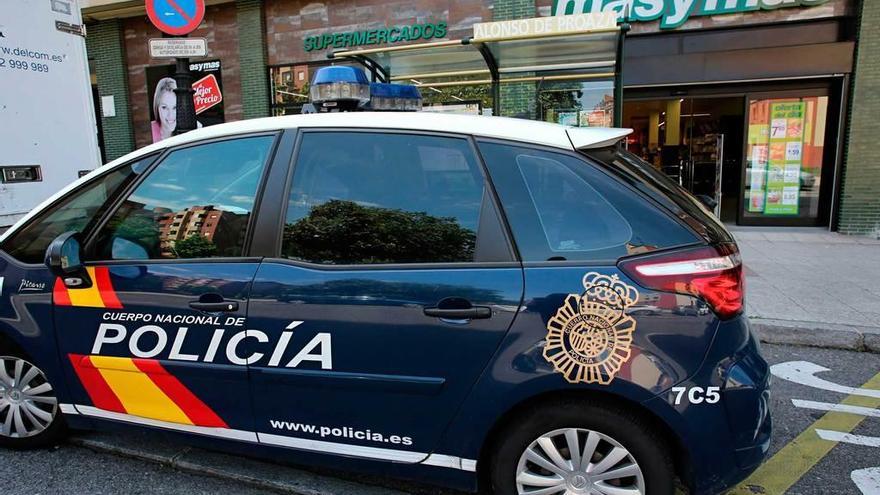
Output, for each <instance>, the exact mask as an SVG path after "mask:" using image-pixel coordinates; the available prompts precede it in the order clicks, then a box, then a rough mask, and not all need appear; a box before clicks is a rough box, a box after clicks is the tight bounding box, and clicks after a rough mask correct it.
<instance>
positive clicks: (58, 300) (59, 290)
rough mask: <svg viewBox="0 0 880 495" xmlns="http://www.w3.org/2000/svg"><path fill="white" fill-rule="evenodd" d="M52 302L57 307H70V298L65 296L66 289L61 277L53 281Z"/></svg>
mask: <svg viewBox="0 0 880 495" xmlns="http://www.w3.org/2000/svg"><path fill="white" fill-rule="evenodd" d="M52 302H53V303H55V304H56V305H58V306H70V296H69V295H68V294H67V287H65V286H64V281H63V280H61V277H57V278H56V279H55V287H53V288H52Z"/></svg>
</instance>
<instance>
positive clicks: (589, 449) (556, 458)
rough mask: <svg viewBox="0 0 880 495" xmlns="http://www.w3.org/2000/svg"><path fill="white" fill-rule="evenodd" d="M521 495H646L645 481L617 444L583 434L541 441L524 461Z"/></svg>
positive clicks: (519, 471) (558, 434)
mask: <svg viewBox="0 0 880 495" xmlns="http://www.w3.org/2000/svg"><path fill="white" fill-rule="evenodd" d="M516 489H517V493H518V494H519V495H557V494H559V495H561V494H564V495H644V493H645V478H644V476H643V475H642V470H641V468H640V467H639V464H638V462H636V460H635V458H634V457H633V456H632V454H630V452H629V451H628V450H627V449H626V448H625V447H624V446H623V445H621V444H620V443H619V442H618V441H616V440H614V439H613V438H611V437H609V436H608V435H605V434H603V433H599V432H597V431H591V430H586V429H583V428H563V429H559V430H554V431H551V432H549V433H546V434H544V435H542V436H541V437H540V438H538V439H537V440H535V441H534V442H532V443H531V444H530V445H529V446H528V448H526V450H525V452H523V454H522V455H521V456H520V458H519V464H518V465H517V467H516Z"/></svg>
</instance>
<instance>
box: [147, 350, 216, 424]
mask: <svg viewBox="0 0 880 495" xmlns="http://www.w3.org/2000/svg"><path fill="white" fill-rule="evenodd" d="M132 361H134V364H135V366H137V367H138V369H139V370H141V371H142V372H144V373H145V374H146V375H147V376H149V377H150V379H151V380H153V383H155V384H156V386H157V387H159V388H160V389H161V390H162V392H164V393H165V394H166V395H167V396H168V397H169V398H170V399H171V400H173V401H174V403H175V404H177V405H178V406H179V407H180V409H182V410H183V412H184V413H185V414H186V415H187V417H188V418H189V419H190V420H191V421H192V422H193V424H194V425H196V426H210V427H215V428H229V426H228V425H227V424H226V423H225V422H224V421H223V420H222V419H220V417H219V416H217V414H216V413H214V411H213V410H212V409H211V408H210V407H208V406H207V405H206V404H205V403H204V402H202V401H201V400H200V399H199V398H198V397H196V396H195V395H193V393H192V392H190V390H189V389H188V388H186V385H184V384H183V383H181V382H180V380H178V379H177V378H176V377H175V376H174V375H172V374H171V373H168V371H166V370H165V368H164V367H163V366H162V364H161V363H160V362H159V361H156V360H155V359H132Z"/></svg>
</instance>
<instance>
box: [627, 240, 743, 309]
mask: <svg viewBox="0 0 880 495" xmlns="http://www.w3.org/2000/svg"><path fill="white" fill-rule="evenodd" d="M620 269H621V270H623V271H624V272H625V273H626V274H627V275H629V277H630V278H632V279H633V280H635V281H636V282H638V284H639V285H641V286H643V287H646V288H649V289H654V290H659V291H665V292H676V293H678V294H687V295H692V296H697V297H699V298H701V299H703V300H704V301H705V302H706V303H707V304H708V305H709V306H711V307H712V309H713V310H714V311H715V314H717V315H718V317H719V318H722V319H727V318H731V317H733V316H735V315H737V314H738V313H740V312H741V311H742V307H743V294H744V292H745V280H744V279H743V273H742V260H741V259H740V256H739V250H738V249H737V247H736V245H735V244H719V245H716V246H706V247H700V248H696V249H690V250H687V251H678V252H675V253H670V254H663V255H657V256H648V257H639V258H633V259H629V260H625V261H622V262H621V263H620Z"/></svg>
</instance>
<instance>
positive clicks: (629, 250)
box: [479, 142, 699, 262]
mask: <svg viewBox="0 0 880 495" xmlns="http://www.w3.org/2000/svg"><path fill="white" fill-rule="evenodd" d="M479 146H480V152H481V153H482V155H483V157H484V159H485V161H486V165H487V166H488V168H489V172H490V175H491V176H492V180H493V182H494V184H495V186H496V189H497V190H498V194H499V196H500V198H501V203H502V206H503V208H504V211H505V213H506V215H507V219H508V222H509V223H510V226H511V229H512V230H513V234H514V237H515V239H516V243H517V247H518V248H519V251H520V255H521V257H522V259H523V261H528V262H532V261H590V262H599V261H603V262H604V261H607V262H614V261H616V260H617V259H619V258H621V257H624V256H627V255H632V254H638V253H644V252H649V251H655V250H658V249H665V248H669V247H673V246H680V245H687V244H693V243H696V242H699V238H698V237H697V236H696V235H695V234H694V233H692V232H691V231H690V230H688V229H687V228H686V227H684V226H683V225H681V224H680V223H678V222H677V221H676V220H675V219H674V218H672V217H670V215H669V214H668V213H666V212H665V211H664V210H662V209H661V208H659V207H658V206H657V205H655V204H653V203H651V202H650V201H649V200H647V199H646V198H644V197H642V196H641V195H639V194H638V193H637V192H636V191H634V190H632V189H631V188H629V187H627V186H626V185H624V184H622V183H621V182H620V181H618V180H616V179H615V178H613V177H611V176H610V175H608V174H607V173H605V172H602V171H600V170H598V169H597V168H596V167H594V166H593V165H591V164H590V163H588V162H587V161H586V160H584V159H582V158H579V157H577V156H574V155H572V154H566V153H556V152H551V151H546V150H540V149H537V148H531V147H519V146H515V145H510V144H504V143H499V142H481V143H480V144H479Z"/></svg>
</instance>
